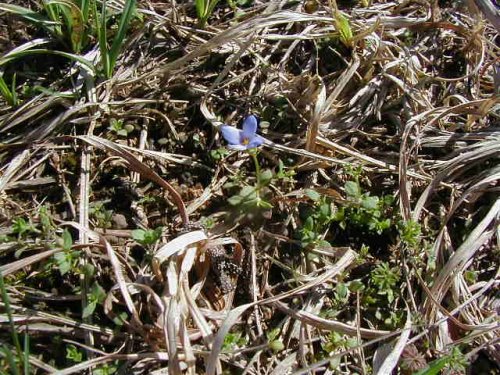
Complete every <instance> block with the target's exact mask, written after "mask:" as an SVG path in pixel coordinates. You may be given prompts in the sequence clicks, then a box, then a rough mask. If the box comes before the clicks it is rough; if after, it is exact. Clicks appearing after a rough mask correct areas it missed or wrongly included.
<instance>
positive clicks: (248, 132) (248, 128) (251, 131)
mask: <svg viewBox="0 0 500 375" xmlns="http://www.w3.org/2000/svg"><path fill="white" fill-rule="evenodd" d="M256 132H257V117H255V116H254V115H250V116H248V117H247V118H246V119H245V121H243V137H244V138H248V139H252V138H253V137H254V136H255V133H256Z"/></svg>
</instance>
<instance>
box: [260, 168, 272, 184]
mask: <svg viewBox="0 0 500 375" xmlns="http://www.w3.org/2000/svg"><path fill="white" fill-rule="evenodd" d="M272 178H273V172H271V170H270V169H265V170H264V171H262V172H261V174H260V183H261V184H262V185H268V184H269V183H270V182H271V180H272Z"/></svg>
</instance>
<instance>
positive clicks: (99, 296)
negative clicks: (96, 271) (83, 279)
mask: <svg viewBox="0 0 500 375" xmlns="http://www.w3.org/2000/svg"><path fill="white" fill-rule="evenodd" d="M105 298H106V292H105V291H104V289H103V288H102V287H101V286H100V285H99V283H98V282H94V283H93V284H92V287H91V288H90V293H89V295H88V297H87V301H88V303H87V306H85V308H84V309H83V313H82V318H83V319H85V318H88V317H90V316H91V315H92V314H93V313H94V311H95V308H96V307H97V305H98V304H101V303H102V302H103V301H104V299H105Z"/></svg>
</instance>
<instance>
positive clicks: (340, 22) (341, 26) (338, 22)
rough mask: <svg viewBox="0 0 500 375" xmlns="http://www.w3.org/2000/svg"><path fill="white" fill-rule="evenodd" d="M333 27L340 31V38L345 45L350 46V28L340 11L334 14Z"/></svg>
mask: <svg viewBox="0 0 500 375" xmlns="http://www.w3.org/2000/svg"><path fill="white" fill-rule="evenodd" d="M335 27H336V28H337V29H338V31H339V33H340V40H341V41H342V43H344V45H345V46H347V47H350V46H351V45H352V29H351V25H350V24H349V20H348V19H347V17H346V16H344V15H343V14H342V13H340V12H337V13H336V14H335Z"/></svg>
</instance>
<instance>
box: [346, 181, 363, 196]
mask: <svg viewBox="0 0 500 375" xmlns="http://www.w3.org/2000/svg"><path fill="white" fill-rule="evenodd" d="M344 189H345V192H346V194H347V195H348V196H350V197H353V198H358V197H359V196H360V195H361V188H360V187H359V184H358V183H357V182H355V181H347V182H346V183H345V185H344Z"/></svg>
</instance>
